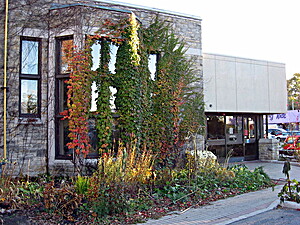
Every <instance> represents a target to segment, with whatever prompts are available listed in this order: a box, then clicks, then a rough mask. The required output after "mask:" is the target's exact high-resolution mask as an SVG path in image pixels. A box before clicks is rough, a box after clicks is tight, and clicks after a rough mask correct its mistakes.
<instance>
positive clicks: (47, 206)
mask: <svg viewBox="0 0 300 225" xmlns="http://www.w3.org/2000/svg"><path fill="white" fill-rule="evenodd" d="M191 175H192V176H193V177H191ZM157 176H158V177H157V178H156V179H155V180H152V181H151V180H149V181H148V182H147V183H142V184H141V183H137V182H135V183H130V182H119V183H112V182H111V183H110V182H104V183H103V181H102V180H101V181H99V179H98V178H99V177H98V176H96V175H94V176H93V177H90V178H84V179H83V178H82V179H81V180H79V179H78V178H77V179H62V178H60V179H52V178H50V177H41V178H40V179H35V180H32V181H29V180H26V181H25V182H24V180H14V181H12V180H11V181H10V182H11V184H13V183H14V185H13V187H15V188H18V191H16V192H14V198H12V199H10V200H11V201H10V202H9V199H8V196H7V197H6V198H7V199H6V200H7V201H6V202H7V207H6V209H2V211H3V212H5V213H3V214H1V215H0V219H2V220H3V221H4V224H12V223H11V221H15V222H16V221H18V220H19V221H21V222H22V223H23V224H93V223H94V224H133V223H137V222H143V221H145V220H147V219H149V218H159V217H162V216H164V215H166V214H168V213H170V212H173V211H177V212H178V211H184V210H187V209H189V208H192V207H199V206H202V205H206V204H208V203H210V202H212V201H216V200H219V199H223V198H227V197H231V196H235V195H238V194H242V193H245V192H249V191H256V190H259V189H262V188H266V187H270V186H272V185H273V182H272V181H271V180H270V179H269V177H268V176H267V175H266V174H265V173H264V171H263V169H262V168H257V169H255V171H252V172H251V171H250V170H249V169H248V168H247V167H246V166H244V165H238V166H234V167H232V168H228V169H226V168H223V167H221V166H212V167H211V168H208V167H205V168H202V170H199V172H198V173H197V174H196V175H195V174H190V173H189V171H188V170H180V171H175V170H172V171H167V170H162V171H157ZM2 181H3V180H2ZM85 182H86V183H85ZM95 190H97V191H95ZM11 196H13V195H11ZM4 197H5V196H3V194H2V204H3V203H5V201H3V200H4ZM12 209H14V210H12ZM0 221H1V220H0Z"/></svg>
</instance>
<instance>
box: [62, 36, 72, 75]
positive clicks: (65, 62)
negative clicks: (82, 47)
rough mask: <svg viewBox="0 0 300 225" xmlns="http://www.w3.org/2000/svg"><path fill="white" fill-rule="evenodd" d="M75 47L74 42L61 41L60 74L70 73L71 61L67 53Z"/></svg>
mask: <svg viewBox="0 0 300 225" xmlns="http://www.w3.org/2000/svg"><path fill="white" fill-rule="evenodd" d="M71 47H73V40H72V39H70V40H61V48H60V57H61V58H60V72H61V73H69V72H70V70H69V68H68V67H69V61H70V59H69V58H68V57H67V51H68V50H70V48H71Z"/></svg>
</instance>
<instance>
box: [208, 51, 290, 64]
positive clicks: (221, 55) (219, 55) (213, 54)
mask: <svg viewBox="0 0 300 225" xmlns="http://www.w3.org/2000/svg"><path fill="white" fill-rule="evenodd" d="M202 55H203V56H205V55H207V56H213V57H226V58H231V59H242V60H252V61H256V62H265V63H274V64H280V65H282V66H285V63H283V62H275V61H269V60H264V59H253V58H246V57H239V56H233V55H225V54H218V53H208V52H203V53H202Z"/></svg>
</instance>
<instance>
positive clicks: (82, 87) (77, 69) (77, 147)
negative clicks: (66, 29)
mask: <svg viewBox="0 0 300 225" xmlns="http://www.w3.org/2000/svg"><path fill="white" fill-rule="evenodd" d="M67 49H68V50H66V51H67V52H66V57H67V58H68V59H69V64H68V66H69V69H70V79H69V80H67V81H66V83H67V85H68V86H67V88H68V91H67V105H68V111H67V112H64V113H63V114H65V117H64V119H68V124H69V130H70V133H69V135H68V136H69V138H70V140H71V142H69V143H67V146H68V148H69V149H73V150H74V153H75V155H83V156H86V155H87V154H88V152H89V150H90V148H91V145H90V143H89V136H88V118H89V109H90V102H91V81H92V79H91V77H92V73H91V70H90V68H91V58H90V48H89V46H86V47H85V48H84V49H83V50H80V49H77V48H76V46H75V47H74V46H69V47H68V48H67Z"/></svg>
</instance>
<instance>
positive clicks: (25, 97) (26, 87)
mask: <svg viewBox="0 0 300 225" xmlns="http://www.w3.org/2000/svg"><path fill="white" fill-rule="evenodd" d="M37 113H38V81H37V80H24V79H23V80H21V114H37Z"/></svg>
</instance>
